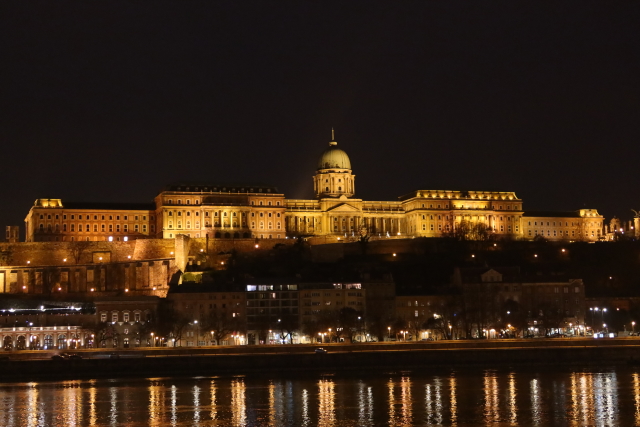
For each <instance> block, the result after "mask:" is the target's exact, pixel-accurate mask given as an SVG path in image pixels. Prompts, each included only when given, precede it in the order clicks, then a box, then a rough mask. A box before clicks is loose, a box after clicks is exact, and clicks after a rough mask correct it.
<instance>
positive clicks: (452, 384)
mask: <svg viewBox="0 0 640 427" xmlns="http://www.w3.org/2000/svg"><path fill="white" fill-rule="evenodd" d="M456 387H457V384H456V377H455V376H454V375H453V374H452V375H451V376H450V377H449V406H450V411H451V425H454V426H455V425H458V399H457V397H456Z"/></svg>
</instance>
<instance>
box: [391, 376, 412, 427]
mask: <svg viewBox="0 0 640 427" xmlns="http://www.w3.org/2000/svg"><path fill="white" fill-rule="evenodd" d="M397 386H398V387H399V388H400V392H399V398H398V399H396V395H395V392H396V390H395V389H396V384H395V382H394V381H393V379H389V381H388V382H387V393H388V401H389V423H388V424H389V425H390V426H409V425H412V423H413V399H412V398H411V378H410V377H407V376H403V377H402V378H400V383H399V384H398V385H397Z"/></svg>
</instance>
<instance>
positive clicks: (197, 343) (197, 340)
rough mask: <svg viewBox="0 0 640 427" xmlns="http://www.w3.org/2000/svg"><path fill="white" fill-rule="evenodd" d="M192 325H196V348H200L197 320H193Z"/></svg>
mask: <svg viewBox="0 0 640 427" xmlns="http://www.w3.org/2000/svg"><path fill="white" fill-rule="evenodd" d="M193 323H194V324H195V325H196V347H199V346H200V325H199V324H198V321H197V320H194V321H193Z"/></svg>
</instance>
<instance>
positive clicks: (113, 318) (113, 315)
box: [111, 313, 118, 323]
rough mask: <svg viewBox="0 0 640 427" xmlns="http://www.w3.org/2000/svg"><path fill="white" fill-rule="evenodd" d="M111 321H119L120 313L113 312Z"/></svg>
mask: <svg viewBox="0 0 640 427" xmlns="http://www.w3.org/2000/svg"><path fill="white" fill-rule="evenodd" d="M111 321H112V322H113V323H116V322H117V321H118V313H113V314H111Z"/></svg>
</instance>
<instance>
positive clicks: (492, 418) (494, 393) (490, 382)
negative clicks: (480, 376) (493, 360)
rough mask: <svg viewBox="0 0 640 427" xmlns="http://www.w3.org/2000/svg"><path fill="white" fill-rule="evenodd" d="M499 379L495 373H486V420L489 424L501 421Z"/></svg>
mask: <svg viewBox="0 0 640 427" xmlns="http://www.w3.org/2000/svg"><path fill="white" fill-rule="evenodd" d="M499 409H500V399H499V396H498V378H497V377H496V373H495V372H494V371H485V373H484V420H485V422H486V423H487V424H489V423H495V422H497V421H499V420H500V413H499Z"/></svg>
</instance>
